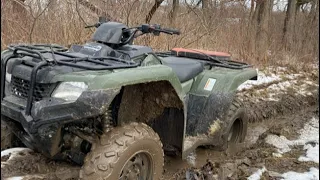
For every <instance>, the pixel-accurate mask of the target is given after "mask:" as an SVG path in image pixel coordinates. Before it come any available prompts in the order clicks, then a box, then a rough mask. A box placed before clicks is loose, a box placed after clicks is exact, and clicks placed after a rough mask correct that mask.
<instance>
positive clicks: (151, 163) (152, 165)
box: [80, 123, 164, 180]
mask: <svg viewBox="0 0 320 180" xmlns="http://www.w3.org/2000/svg"><path fill="white" fill-rule="evenodd" d="M163 155H164V154H163V150H162V144H161V141H160V138H159V136H158V135H157V134H156V133H155V132H154V131H153V130H152V129H151V128H150V127H149V126H147V125H146V124H143V123H131V124H128V125H125V126H122V127H116V128H115V129H113V130H112V131H111V132H109V133H108V134H106V135H103V136H102V137H101V138H100V141H99V142H98V143H96V144H93V146H92V149H91V152H90V153H88V155H87V156H86V158H85V160H84V165H83V167H82V168H81V170H80V179H85V180H99V179H106V180H109V179H110V180H118V179H129V180H130V179H141V180H152V179H160V178H161V176H162V171H163V164H164V158H163Z"/></svg>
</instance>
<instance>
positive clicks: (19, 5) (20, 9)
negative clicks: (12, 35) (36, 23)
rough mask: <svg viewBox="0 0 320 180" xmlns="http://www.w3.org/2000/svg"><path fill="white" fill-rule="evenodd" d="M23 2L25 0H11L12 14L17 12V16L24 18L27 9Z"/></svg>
mask: <svg viewBox="0 0 320 180" xmlns="http://www.w3.org/2000/svg"><path fill="white" fill-rule="evenodd" d="M24 3H25V0H17V1H11V4H12V9H13V11H12V12H13V14H17V15H18V17H19V18H25V17H26V15H27V10H26V8H25V7H24V6H23V4H24Z"/></svg>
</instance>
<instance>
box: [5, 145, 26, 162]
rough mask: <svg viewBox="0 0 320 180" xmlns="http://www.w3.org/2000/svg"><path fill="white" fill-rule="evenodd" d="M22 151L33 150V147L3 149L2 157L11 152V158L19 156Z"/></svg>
mask: <svg viewBox="0 0 320 180" xmlns="http://www.w3.org/2000/svg"><path fill="white" fill-rule="evenodd" d="M20 152H32V149H29V148H21V147H20V148H19V147H17V148H10V149H6V150H4V151H1V157H3V156H8V155H9V154H11V155H10V158H9V160H10V159H11V158H13V157H15V156H17V155H18V154H19V153H20Z"/></svg>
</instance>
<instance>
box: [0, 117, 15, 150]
mask: <svg viewBox="0 0 320 180" xmlns="http://www.w3.org/2000/svg"><path fill="white" fill-rule="evenodd" d="M3 118H5V117H3V116H1V151H3V150H5V149H9V148H12V147H13V146H14V140H15V139H16V137H15V135H14V134H13V132H12V130H11V129H10V128H9V126H8V125H6V123H4V122H3V121H2V119H3Z"/></svg>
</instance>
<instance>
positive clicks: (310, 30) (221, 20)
mask: <svg viewBox="0 0 320 180" xmlns="http://www.w3.org/2000/svg"><path fill="white" fill-rule="evenodd" d="M10 2H11V0H5V1H1V3H3V5H2V7H1V49H4V48H5V47H6V46H7V45H9V44H12V43H56V44H62V45H65V46H69V45H71V44H74V43H84V42H86V41H88V40H89V39H90V36H91V34H92V32H93V29H92V30H89V29H84V26H85V25H86V24H93V23H95V21H96V20H97V19H98V16H97V15H94V14H92V13H91V12H90V11H88V10H87V9H85V8H84V7H82V6H81V5H79V4H77V3H76V2H77V1H74V0H65V1H55V2H56V4H55V6H53V5H52V6H49V7H47V6H45V5H44V4H40V5H39V4H37V2H38V1H37V0H27V1H26V4H27V6H26V11H25V13H22V12H19V13H18V12H16V13H13V12H14V11H13V8H12V7H11V3H10ZM93 2H96V3H100V7H101V8H102V9H105V10H106V11H107V12H108V14H110V15H113V16H114V17H117V19H120V21H121V22H123V23H126V24H128V25H129V26H133V25H138V24H142V23H144V19H145V16H146V14H147V13H148V10H149V9H150V8H151V6H152V5H153V1H142V0H140V1H138V0H131V1H126V0H120V1H118V3H114V1H112V0H109V1H106V0H104V1H102V0H96V1H93ZM102 2H104V3H102ZM101 3H102V5H101ZM249 10H250V9H249V8H246V7H245V6H243V5H240V4H239V5H237V6H234V7H232V8H231V7H230V8H228V9H225V10H224V11H220V10H219V9H218V10H217V9H216V10H211V12H210V17H206V16H204V14H203V13H202V12H201V10H200V9H192V8H190V7H187V6H185V5H181V6H180V9H179V12H178V17H177V18H176V20H175V22H174V24H173V25H171V26H170V25H169V24H170V23H169V20H168V18H167V17H168V15H167V14H168V12H169V11H170V6H166V7H160V9H158V10H157V12H156V14H155V15H154V17H153V18H152V21H151V23H159V24H161V25H162V26H163V27H172V26H173V27H174V28H177V29H180V30H181V31H182V35H180V36H168V35H161V36H159V37H153V36H145V37H140V38H139V39H137V40H136V42H135V44H141V45H148V46H151V47H153V48H154V49H155V50H169V49H171V48H173V47H185V48H198V49H206V50H215V51H225V52H229V53H231V54H232V55H233V57H234V58H235V59H237V60H240V61H246V62H249V63H253V64H255V65H258V66H260V65H276V64H280V65H292V64H293V66H299V67H301V65H304V66H306V65H308V64H314V62H316V61H317V57H318V47H319V45H318V43H319V42H318V36H319V35H318V32H317V29H318V17H317V18H316V19H315V20H314V19H313V17H311V15H310V14H308V13H302V12H300V13H298V15H297V19H296V27H295V35H296V39H295V44H294V45H293V46H292V47H293V48H292V49H291V50H290V51H288V50H283V48H282V46H283V45H282V42H281V37H282V29H283V24H284V18H285V12H273V13H272V18H271V19H270V23H269V24H270V32H269V43H270V47H269V51H268V57H267V61H265V62H257V61H256V60H255V59H256V58H255V56H254V55H255V53H254V52H251V51H250V43H249V42H250V37H251V34H252V33H253V32H252V30H250V28H249V23H250V22H249ZM232 17H236V19H232Z"/></svg>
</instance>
